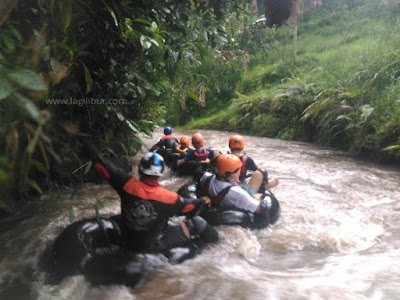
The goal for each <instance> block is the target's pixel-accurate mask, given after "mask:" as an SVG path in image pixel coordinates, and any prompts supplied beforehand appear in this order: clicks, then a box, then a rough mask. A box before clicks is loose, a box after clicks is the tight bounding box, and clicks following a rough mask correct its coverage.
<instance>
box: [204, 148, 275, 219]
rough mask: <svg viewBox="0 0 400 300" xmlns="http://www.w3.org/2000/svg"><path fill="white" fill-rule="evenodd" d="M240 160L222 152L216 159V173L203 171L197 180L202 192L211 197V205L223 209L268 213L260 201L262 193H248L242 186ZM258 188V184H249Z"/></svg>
mask: <svg viewBox="0 0 400 300" xmlns="http://www.w3.org/2000/svg"><path fill="white" fill-rule="evenodd" d="M241 168H242V162H241V161H240V159H239V157H237V156H236V155H233V154H222V155H220V156H218V158H217V159H216V169H217V174H212V173H209V172H205V173H204V174H203V175H202V176H201V178H200V181H199V186H200V189H202V192H203V194H205V195H207V196H209V197H210V198H211V202H212V204H213V205H220V206H221V207H223V208H224V209H241V210H245V211H249V212H251V213H253V214H261V215H267V214H268V206H267V205H266V204H264V203H262V202H260V200H261V197H262V196H263V194H262V193H253V194H252V195H250V194H249V193H248V192H247V191H246V190H245V189H243V188H242V186H241V184H240V182H239V177H240V170H241ZM251 188H252V189H253V190H259V188H260V186H256V185H253V186H251Z"/></svg>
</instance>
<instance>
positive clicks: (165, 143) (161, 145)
mask: <svg viewBox="0 0 400 300" xmlns="http://www.w3.org/2000/svg"><path fill="white" fill-rule="evenodd" d="M178 146H179V141H178V138H177V137H176V136H175V135H174V134H172V128H171V127H169V126H167V127H165V128H164V136H163V137H162V138H161V139H160V140H159V141H158V142H157V143H156V144H155V145H154V146H153V147H151V148H150V151H157V152H158V153H160V154H161V155H163V153H164V152H166V153H171V152H174V151H175V149H176V148H177V147H178Z"/></svg>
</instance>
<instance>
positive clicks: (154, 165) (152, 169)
mask: <svg viewBox="0 0 400 300" xmlns="http://www.w3.org/2000/svg"><path fill="white" fill-rule="evenodd" d="M139 170H140V171H141V172H142V173H143V174H145V175H148V176H158V177H160V176H161V174H162V172H163V171H164V158H163V157H162V156H161V155H160V154H158V153H156V152H149V153H146V154H145V155H144V156H143V157H142V158H141V160H140V163H139Z"/></svg>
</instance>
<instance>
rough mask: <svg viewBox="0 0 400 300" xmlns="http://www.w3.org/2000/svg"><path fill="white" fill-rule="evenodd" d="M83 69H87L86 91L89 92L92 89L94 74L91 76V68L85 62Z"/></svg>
mask: <svg viewBox="0 0 400 300" xmlns="http://www.w3.org/2000/svg"><path fill="white" fill-rule="evenodd" d="M83 69H84V70H85V81H86V93H87V94H88V93H89V92H90V90H91V89H92V84H93V79H92V76H90V72H89V69H88V68H87V67H86V65H85V64H83Z"/></svg>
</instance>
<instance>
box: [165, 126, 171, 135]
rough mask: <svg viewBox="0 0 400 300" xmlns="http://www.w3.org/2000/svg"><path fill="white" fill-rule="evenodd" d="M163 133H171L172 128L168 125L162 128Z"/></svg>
mask: <svg viewBox="0 0 400 300" xmlns="http://www.w3.org/2000/svg"><path fill="white" fill-rule="evenodd" d="M164 134H165V135H167V134H172V128H171V127H169V126H167V127H165V128H164Z"/></svg>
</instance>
